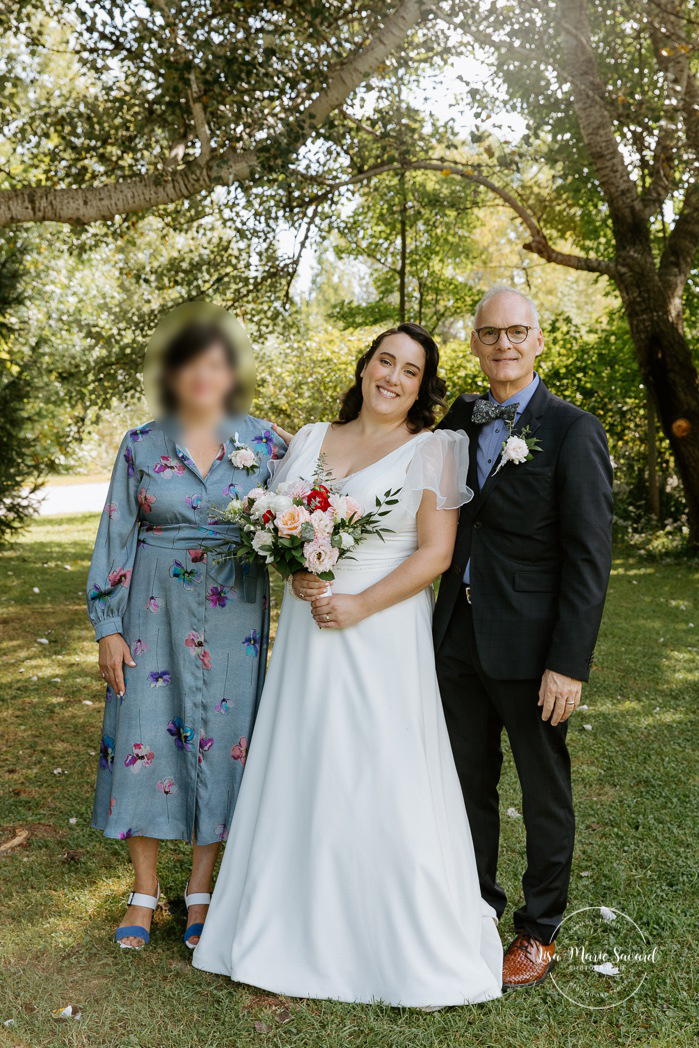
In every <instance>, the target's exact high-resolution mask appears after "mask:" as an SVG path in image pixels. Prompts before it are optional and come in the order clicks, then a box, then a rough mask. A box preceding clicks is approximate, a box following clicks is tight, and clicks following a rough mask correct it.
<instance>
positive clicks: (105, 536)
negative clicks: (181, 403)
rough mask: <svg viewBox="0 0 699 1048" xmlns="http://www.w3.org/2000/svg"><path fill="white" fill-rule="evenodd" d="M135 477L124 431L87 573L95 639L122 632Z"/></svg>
mask: <svg viewBox="0 0 699 1048" xmlns="http://www.w3.org/2000/svg"><path fill="white" fill-rule="evenodd" d="M137 489H138V478H137V468H136V466H135V463H134V460H133V447H132V444H131V441H130V439H129V435H128V434H127V435H126V436H125V437H124V439H123V441H122V442H121V447H120V448H119V454H118V455H117V459H116V462H115V464H114V470H113V472H112V479H111V483H110V485H109V492H108V494H107V502H106V504H105V507H104V511H103V513H102V519H101V521H100V525H99V529H98V531H97V538H96V539H95V549H94V552H93V554H92V561H91V563H90V572H89V575H88V577H87V613H88V615H89V617H90V622H91V623H92V625H93V626H94V628H95V640H100V639H101V638H102V637H107V636H109V634H111V633H122V632H123V629H122V615H123V614H124V611H125V610H126V602H127V599H128V594H129V585H130V583H131V574H132V572H133V565H134V560H135V558H136V545H137V541H138V490H137Z"/></svg>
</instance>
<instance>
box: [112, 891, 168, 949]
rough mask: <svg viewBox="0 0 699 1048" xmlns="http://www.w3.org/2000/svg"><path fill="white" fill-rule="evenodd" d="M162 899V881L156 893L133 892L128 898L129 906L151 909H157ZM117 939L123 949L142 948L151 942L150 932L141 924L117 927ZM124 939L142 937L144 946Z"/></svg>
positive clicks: (115, 936) (127, 903)
mask: <svg viewBox="0 0 699 1048" xmlns="http://www.w3.org/2000/svg"><path fill="white" fill-rule="evenodd" d="M159 899H160V882H158V888H157V891H156V894H155V895H144V893H143V892H131V894H130V895H129V897H128V899H127V900H126V905H127V906H147V907H148V909H149V910H155V908H156V906H157V905H158V900H159ZM114 939H115V941H116V942H117V943H118V944H119V946H120V947H121V949H122V950H142V949H143V947H144V946H145V945H146V944H147V943H149V942H150V932H149V931H148V929H147V928H144V927H143V925H141V924H127V925H126V927H125V928H117V930H116V932H115V934H114ZM122 939H141V940H142V942H143V945H142V946H132V945H131V943H126V942H122V941H121V940H122Z"/></svg>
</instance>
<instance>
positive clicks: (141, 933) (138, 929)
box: [114, 924, 150, 943]
mask: <svg viewBox="0 0 699 1048" xmlns="http://www.w3.org/2000/svg"><path fill="white" fill-rule="evenodd" d="M130 938H134V939H143V941H144V942H146V943H148V942H150V932H149V931H148V929H147V928H143V927H142V926H141V925H140V924H129V925H127V926H126V928H117V930H116V932H115V933H114V939H115V940H116V942H119V940H120V939H130Z"/></svg>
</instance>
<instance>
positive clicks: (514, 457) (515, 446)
mask: <svg viewBox="0 0 699 1048" xmlns="http://www.w3.org/2000/svg"><path fill="white" fill-rule="evenodd" d="M535 451H543V448H542V447H541V444H540V443H539V438H538V437H531V436H529V426H525V427H524V429H523V430H522V432H521V433H513V432H512V427H510V435H509V437H508V438H507V440H505V441H504V442H503V445H502V456H501V458H500V463H499V465H498V468H497V469H496V470H495V473H499V472H500V470H501V469H502V467H503V466H506V465H507V463H508V462H512V463H513V464H514V465H515V466H521V464H522V463H523V462H529V460H530V459H533V458H534V452H535ZM495 473H494V474H493V476H495Z"/></svg>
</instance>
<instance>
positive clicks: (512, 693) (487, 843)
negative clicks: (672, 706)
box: [437, 591, 575, 943]
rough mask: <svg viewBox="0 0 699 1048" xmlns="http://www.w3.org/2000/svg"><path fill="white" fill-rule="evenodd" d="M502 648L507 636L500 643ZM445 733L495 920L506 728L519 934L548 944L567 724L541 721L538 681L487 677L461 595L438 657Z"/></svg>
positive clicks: (562, 902) (564, 863)
mask: <svg viewBox="0 0 699 1048" xmlns="http://www.w3.org/2000/svg"><path fill="white" fill-rule="evenodd" d="M502 643H503V645H506V644H507V637H503V638H502ZM437 673H438V676H439V686H440V690H441V695H442V702H443V704H444V712H445V715H446V721H447V727H448V730H449V736H450V739H451V745H452V749H453V752H454V759H455V762H456V768H457V771H458V774H459V778H460V780H461V788H462V790H463V795H464V801H465V802H466V810H467V812H468V818H469V822H470V824H471V833H472V835H473V844H474V848H475V853H476V862H477V865H478V875H479V879H480V887H481V895H482V897H483V898H484V899H485V900H486V902H488V903H490V904H491V906H493V908H494V909H495V910H496V912H497V914H498V916H501V915H502V913H503V911H504V909H505V903H506V896H505V892H504V891H503V889H502V888H501V886H500V885H499V884H498V881H497V864H498V845H499V838H500V817H499V809H498V800H499V798H498V783H499V780H500V770H501V767H502V750H501V747H500V738H501V734H502V729H503V727H504V728H505V730H506V731H507V735H508V738H509V741H510V746H511V749H512V754H513V756H514V760H515V765H516V768H517V774H518V775H519V781H520V784H521V787H522V815H523V818H524V826H525V830H526V838H527V869H526V871H525V873H524V876H523V878H522V888H523V891H524V906H522V907H521V908H520V909H518V910H517V911H516V913H515V915H514V924H515V929H516V930H517V931H524V932H528V933H530V934H532V935H534V936H535V937H536V938H537V939H539V940H540V941H541V942H544V943H548V942H550V941H551V939H552V937H554V935H555V932H556V929H557V927H558V925H559V923H560V921H561V920H562V918H563V913H564V910H565V907H566V901H567V895H568V884H569V881H570V869H571V863H572V858H573V843H574V837H575V816H574V813H573V799H572V789H571V776H570V756H569V754H568V748H567V746H566V741H565V739H566V732H567V727H568V726H567V724H566V723H563V724H559V725H557V726H556V727H552V726H551V723H550V722H549V721H543V720H542V719H541V707H540V706H539V705H538V699H539V687H540V684H541V680H540V679H537V680H495V679H493V678H492V677H488V676H487V675H486V674H485V672H484V671H483V668H482V666H481V664H480V661H479V659H478V653H477V650H476V642H475V636H474V630H473V616H472V613H471V607H470V605H469V604H468V602H467V600H466V595H465V592H464V591H462V594H461V595H460V596H459V598H458V599H457V601H456V604H455V606H454V610H453V613H452V615H451V618H450V621H449V624H448V626H447V631H446V634H445V637H444V640H443V642H442V644H441V646H440V650H439V658H438V659H437Z"/></svg>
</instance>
